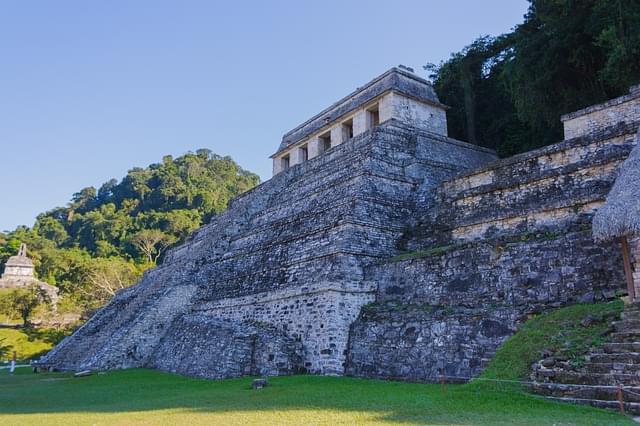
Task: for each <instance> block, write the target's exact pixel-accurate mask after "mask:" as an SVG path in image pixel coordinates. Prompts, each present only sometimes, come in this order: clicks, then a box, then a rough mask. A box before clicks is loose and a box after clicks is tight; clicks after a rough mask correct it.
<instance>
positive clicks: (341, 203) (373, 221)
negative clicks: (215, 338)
mask: <svg viewBox="0 0 640 426" xmlns="http://www.w3.org/2000/svg"><path fill="white" fill-rule="evenodd" d="M494 158H495V156H494V155H493V154H492V153H491V152H490V151H488V150H486V149H482V148H478V147H474V146H471V145H468V144H464V143H461V142H458V141H453V140H451V139H448V138H446V137H444V136H442V135H437V134H434V133H431V132H425V131H420V132H419V131H416V130H415V129H414V128H412V127H411V126H407V125H405V124H403V123H400V122H397V121H396V120H393V119H391V120H388V121H387V122H385V123H383V124H382V125H380V126H378V127H376V128H375V129H373V130H369V131H367V132H365V133H363V134H361V135H359V136H356V137H354V138H353V139H351V140H350V141H349V142H348V143H344V144H342V145H340V146H337V147H335V148H333V149H332V150H331V151H329V152H327V153H325V155H322V156H319V157H316V158H313V159H311V160H309V161H307V162H305V163H303V164H300V165H296V166H294V167H292V168H291V169H289V170H288V171H287V172H284V173H281V174H279V175H278V176H276V177H274V178H273V179H271V180H269V181H267V182H265V183H263V184H262V185H260V186H258V187H257V188H255V189H253V190H251V191H249V192H248V193H246V194H244V195H242V196H240V197H238V198H237V199H236V200H234V201H233V202H232V203H231V205H230V206H229V208H228V210H227V211H226V212H225V213H224V214H222V215H220V216H218V217H216V218H215V219H214V220H213V221H212V222H211V223H210V224H208V225H206V226H203V227H202V228H201V229H199V230H198V231H196V232H195V233H194V234H193V235H192V236H191V237H190V238H189V239H188V241H187V242H185V244H183V245H182V246H180V247H177V248H174V249H172V250H170V251H169V252H168V253H167V255H166V258H165V261H164V264H163V265H162V266H161V267H159V268H156V269H155V270H152V271H150V272H148V273H147V274H145V276H144V277H143V279H142V281H141V282H140V283H139V284H138V285H136V286H134V287H132V288H131V289H128V290H127V291H125V292H123V293H122V294H119V295H118V296H117V297H116V298H115V299H114V301H113V302H112V303H111V304H109V305H108V306H107V307H105V308H104V309H102V310H101V311H100V312H99V313H98V314H96V316H94V317H93V318H92V319H91V320H90V321H89V322H88V323H87V324H86V325H85V326H84V327H82V328H81V329H80V330H79V331H78V332H76V333H75V334H74V335H73V336H71V337H70V338H68V339H66V340H65V341H64V342H63V343H62V344H60V345H59V346H58V347H57V348H56V349H55V350H54V351H53V352H52V353H51V355H49V356H48V357H47V358H46V359H45V360H43V362H44V363H45V364H48V365H53V366H56V367H58V368H80V367H81V368H126V367H135V366H138V367H140V366H156V367H158V368H163V369H169V370H172V369H175V368H177V367H176V366H177V365H179V362H178V359H177V358H178V357H179V356H182V355H179V354H181V352H180V351H179V350H176V349H175V348H178V347H179V344H180V343H179V342H178V341H177V340H176V339H177V336H178V334H179V333H174V334H167V333H168V331H167V330H175V329H176V328H175V327H177V328H178V329H180V328H182V327H183V326H185V327H186V325H184V324H182V323H180V321H183V319H181V318H184V315H185V314H189V313H191V312H197V313H198V315H197V316H195V317H193V318H192V319H191V320H190V321H196V322H197V321H200V319H202V321H204V319H211V320H215V321H225V322H228V323H229V324H232V327H233V329H234V330H237V329H238V328H241V327H242V326H243V324H249V325H250V324H251V323H252V322H255V321H260V322H265V323H268V324H270V325H271V326H273V327H275V329H276V330H277V331H278V332H279V333H282V334H283V335H284V336H287V337H288V338H292V339H298V340H299V342H300V344H301V346H302V354H303V360H302V365H303V367H304V368H306V369H307V370H308V371H310V372H313V373H322V374H342V373H343V371H344V366H343V365H344V362H345V350H346V347H347V342H348V338H349V335H348V333H349V325H350V323H351V322H352V321H353V320H354V319H355V318H356V317H357V316H358V314H359V312H360V308H361V306H363V305H365V304H367V303H369V302H370V301H371V300H373V295H374V291H375V289H374V288H372V287H370V286H369V285H368V284H367V283H365V282H364V281H363V280H364V272H363V271H364V269H365V268H366V267H367V265H369V264H371V263H373V262H377V261H379V260H380V259H385V258H388V257H389V256H391V255H393V254H396V253H397V248H396V245H395V241H396V240H397V239H398V238H399V237H400V236H401V235H402V233H403V230H404V229H405V228H406V227H407V226H408V225H409V224H410V223H411V221H412V220H413V218H414V217H415V214H414V212H415V210H416V208H417V205H418V198H417V197H416V195H418V194H423V193H424V192H425V191H427V189H428V188H433V187H435V186H436V185H437V184H438V183H439V182H441V181H442V180H443V179H446V178H448V177H451V176H453V175H454V174H456V173H459V172H461V171H463V170H466V169H468V168H473V167H478V166H480V165H482V164H485V163H486V162H488V161H490V160H493V159H494ZM176 324H178V325H176ZM180 324H182V325H180ZM194 327H195V326H194ZM203 327H204V326H203ZM194 329H197V327H195V328H194ZM171 333H173V332H171ZM256 333H257V334H260V331H259V330H256ZM172 336H174V337H172ZM225 336H227V337H228V336H229V333H227V332H224V334H223V336H222V337H221V339H223V340H224V339H227V337H225ZM194 338H195V335H194ZM241 340H242V339H241ZM194 344H197V345H200V346H202V345H204V343H203V342H200V341H199V342H196V343H194ZM243 345H244V343H243ZM200 346H199V347H200ZM203 347H204V346H203ZM160 348H165V349H160ZM166 348H169V349H170V350H168V352H167V349H166ZM171 348H174V349H171ZM211 350H212V351H218V349H216V348H215V347H213V346H212V347H211ZM158 351H162V352H161V353H162V354H164V355H163V356H162V357H167V356H168V357H169V359H167V360H164V361H163V362H162V363H160V362H158V361H157V360H158V359H159V358H158V357H159V355H158V353H159V352H158ZM241 351H244V350H241ZM167 353H175V354H176V355H175V356H174V355H166V354H167ZM242 353H246V351H244V352H242ZM162 357H160V358H162ZM245 358H246V357H245ZM201 362H203V363H205V364H206V363H211V362H213V359H203V360H202V361H201ZM238 368H241V367H238ZM196 370H197V369H195V367H193V368H191V367H190V370H189V374H200V373H197V371H204V370H207V368H206V366H202V369H200V370H197V371H196ZM237 371H238V370H234V369H230V370H229V375H230V376H232V375H235V374H237ZM216 374H218V373H216ZM221 374H222V373H221Z"/></svg>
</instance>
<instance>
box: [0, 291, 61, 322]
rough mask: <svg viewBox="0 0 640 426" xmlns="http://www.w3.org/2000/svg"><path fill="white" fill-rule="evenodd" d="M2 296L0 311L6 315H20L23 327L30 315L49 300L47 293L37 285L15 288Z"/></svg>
mask: <svg viewBox="0 0 640 426" xmlns="http://www.w3.org/2000/svg"><path fill="white" fill-rule="evenodd" d="M2 296H3V297H2V300H0V313H1V314H4V315H7V316H14V315H18V316H20V318H21V319H22V323H23V325H24V326H25V327H27V326H29V320H30V319H31V315H32V314H33V313H34V311H35V310H36V309H37V308H38V307H40V306H42V305H45V304H48V303H50V302H51V300H50V299H49V296H48V295H47V293H46V292H45V291H44V290H43V289H41V288H40V287H38V286H37V285H30V286H28V287H25V288H17V289H15V290H11V291H9V292H8V293H7V294H2Z"/></svg>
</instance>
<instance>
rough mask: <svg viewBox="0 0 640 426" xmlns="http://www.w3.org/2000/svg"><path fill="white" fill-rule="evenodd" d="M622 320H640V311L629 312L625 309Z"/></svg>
mask: <svg viewBox="0 0 640 426" xmlns="http://www.w3.org/2000/svg"><path fill="white" fill-rule="evenodd" d="M621 316H622V319H623V320H635V319H639V318H640V310H637V309H633V310H628V309H625V310H624V311H623V312H622V315H621Z"/></svg>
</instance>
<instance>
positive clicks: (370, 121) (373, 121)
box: [367, 104, 380, 129]
mask: <svg viewBox="0 0 640 426" xmlns="http://www.w3.org/2000/svg"><path fill="white" fill-rule="evenodd" d="M378 124H380V111H379V109H378V104H375V105H374V106H372V107H370V108H367V129H373V128H374V127H376V126H377V125H378Z"/></svg>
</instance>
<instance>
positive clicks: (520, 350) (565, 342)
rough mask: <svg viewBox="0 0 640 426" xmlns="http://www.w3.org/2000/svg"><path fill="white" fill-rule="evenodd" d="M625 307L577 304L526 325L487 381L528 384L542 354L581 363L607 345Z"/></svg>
mask: <svg viewBox="0 0 640 426" xmlns="http://www.w3.org/2000/svg"><path fill="white" fill-rule="evenodd" d="M622 309H623V303H622V301H620V300H616V301H613V302H609V303H597V304H576V305H572V306H568V307H565V308H560V309H556V310H553V311H550V312H547V313H544V314H541V315H539V316H536V317H534V318H532V319H530V320H529V321H527V322H525V323H524V324H523V325H522V327H521V328H520V330H519V331H518V332H517V333H516V334H515V335H513V336H512V337H511V338H509V339H508V340H507V341H506V342H505V343H504V344H503V345H502V346H500V348H499V349H498V351H497V352H496V355H495V357H494V358H493V359H492V361H491V364H489V366H488V368H487V369H486V370H485V372H484V373H483V374H482V376H481V378H483V379H501V380H528V377H529V374H530V373H531V364H533V363H534V362H536V361H539V360H540V359H542V358H543V356H542V352H543V351H547V352H550V353H553V354H554V355H555V356H556V357H566V358H567V359H568V360H569V361H573V362H580V359H581V357H582V356H583V355H584V354H586V353H587V352H588V351H589V348H591V347H594V346H598V345H601V344H603V343H605V341H606V340H605V338H604V337H603V335H605V334H606V332H607V331H608V330H609V328H610V327H611V322H612V321H613V320H614V319H616V318H618V317H619V316H620V313H621V312H622Z"/></svg>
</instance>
